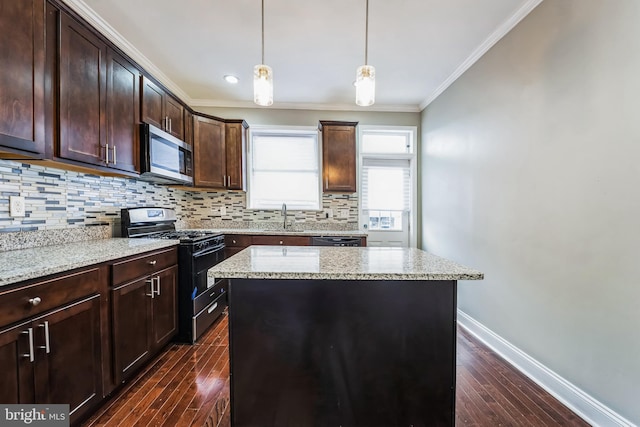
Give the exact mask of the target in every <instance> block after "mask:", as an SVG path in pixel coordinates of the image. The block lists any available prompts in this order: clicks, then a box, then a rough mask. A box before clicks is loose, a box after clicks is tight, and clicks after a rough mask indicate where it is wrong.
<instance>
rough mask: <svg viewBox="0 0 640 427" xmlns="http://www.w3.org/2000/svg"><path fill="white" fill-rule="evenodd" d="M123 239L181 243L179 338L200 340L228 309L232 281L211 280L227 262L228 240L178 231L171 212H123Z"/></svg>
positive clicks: (155, 210)
mask: <svg viewBox="0 0 640 427" xmlns="http://www.w3.org/2000/svg"><path fill="white" fill-rule="evenodd" d="M121 212H122V236H123V237H131V238H136V237H146V238H151V239H177V240H180V244H179V246H178V271H179V274H178V277H179V283H178V328H179V331H178V335H177V339H178V340H179V341H182V342H188V343H195V342H196V340H197V339H198V338H199V337H200V336H201V335H202V334H203V333H204V332H205V331H206V330H207V329H208V328H209V327H210V326H211V325H212V324H213V323H214V322H215V321H216V319H217V318H218V317H219V316H220V314H222V312H223V310H224V308H225V307H226V306H227V291H228V281H227V280H226V279H221V280H217V281H215V282H213V283H210V282H208V280H207V271H208V270H209V268H211V267H213V266H214V265H216V264H218V263H219V262H221V261H222V260H224V236H223V235H221V234H217V233H212V232H208V231H199V230H176V228H175V223H176V214H175V211H173V210H172V209H167V208H130V209H122V211H121Z"/></svg>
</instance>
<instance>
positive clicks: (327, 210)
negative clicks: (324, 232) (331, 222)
mask: <svg viewBox="0 0 640 427" xmlns="http://www.w3.org/2000/svg"><path fill="white" fill-rule="evenodd" d="M324 211H325V212H326V214H327V218H333V209H325V210H324Z"/></svg>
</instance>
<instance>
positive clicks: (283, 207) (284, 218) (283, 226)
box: [281, 203, 287, 230]
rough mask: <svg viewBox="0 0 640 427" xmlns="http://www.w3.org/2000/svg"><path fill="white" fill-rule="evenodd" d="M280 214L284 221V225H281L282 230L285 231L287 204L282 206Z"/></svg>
mask: <svg viewBox="0 0 640 427" xmlns="http://www.w3.org/2000/svg"><path fill="white" fill-rule="evenodd" d="M281 213H282V217H283V221H284V223H283V224H282V228H283V229H284V230H286V229H287V204H286V203H283V204H282V210H281Z"/></svg>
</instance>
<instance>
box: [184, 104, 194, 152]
mask: <svg viewBox="0 0 640 427" xmlns="http://www.w3.org/2000/svg"><path fill="white" fill-rule="evenodd" d="M184 142H186V143H187V144H189V145H191V146H193V113H192V112H191V111H189V110H184Z"/></svg>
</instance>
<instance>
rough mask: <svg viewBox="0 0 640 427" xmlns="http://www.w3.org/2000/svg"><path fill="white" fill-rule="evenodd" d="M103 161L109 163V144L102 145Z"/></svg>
mask: <svg viewBox="0 0 640 427" xmlns="http://www.w3.org/2000/svg"><path fill="white" fill-rule="evenodd" d="M104 163H105V164H107V165H108V164H109V144H105V146H104Z"/></svg>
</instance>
